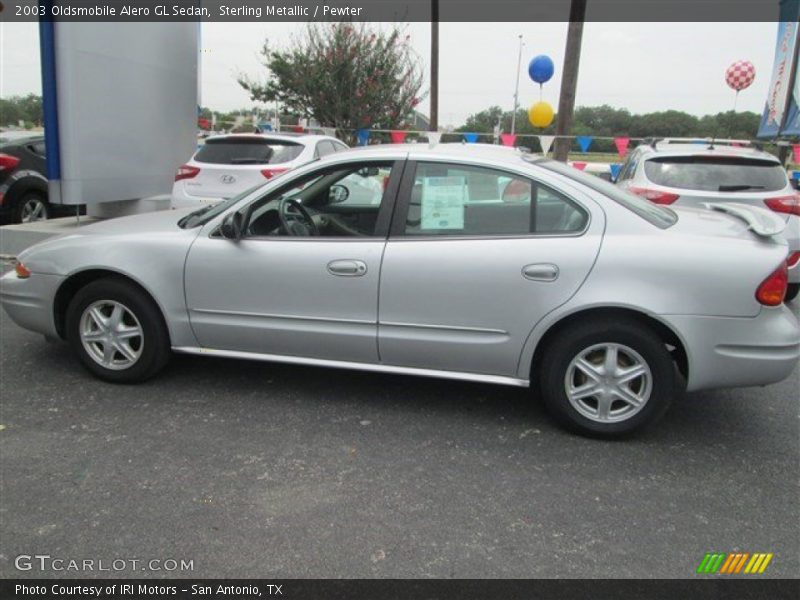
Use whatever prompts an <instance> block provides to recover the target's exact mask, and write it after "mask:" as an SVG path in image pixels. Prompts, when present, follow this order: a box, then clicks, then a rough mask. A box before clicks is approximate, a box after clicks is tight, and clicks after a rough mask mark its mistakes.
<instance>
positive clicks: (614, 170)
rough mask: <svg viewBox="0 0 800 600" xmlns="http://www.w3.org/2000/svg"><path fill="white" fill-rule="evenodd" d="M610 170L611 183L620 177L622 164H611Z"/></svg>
mask: <svg viewBox="0 0 800 600" xmlns="http://www.w3.org/2000/svg"><path fill="white" fill-rule="evenodd" d="M608 170H609V171H611V181H616V180H617V177H619V172H620V171H621V170H622V164H621V163H611V164H610V165H608Z"/></svg>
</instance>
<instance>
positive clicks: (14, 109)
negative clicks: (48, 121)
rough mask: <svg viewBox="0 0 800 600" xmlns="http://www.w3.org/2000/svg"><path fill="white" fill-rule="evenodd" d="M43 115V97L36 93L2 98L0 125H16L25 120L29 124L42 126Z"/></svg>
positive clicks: (0, 100) (0, 101)
mask: <svg viewBox="0 0 800 600" xmlns="http://www.w3.org/2000/svg"><path fill="white" fill-rule="evenodd" d="M43 115H44V113H43V111H42V97H41V96H37V95H36V94H28V95H27V96H12V97H10V98H1V99H0V125H12V126H16V125H18V124H19V121H24V122H25V124H26V125H27V126H41V124H42V121H43V119H44V116H43Z"/></svg>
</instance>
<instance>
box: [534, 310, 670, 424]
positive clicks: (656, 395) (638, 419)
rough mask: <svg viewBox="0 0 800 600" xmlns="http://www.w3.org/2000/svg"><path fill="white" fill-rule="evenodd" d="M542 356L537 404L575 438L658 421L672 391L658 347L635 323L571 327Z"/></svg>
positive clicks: (662, 352) (665, 354)
mask: <svg viewBox="0 0 800 600" xmlns="http://www.w3.org/2000/svg"><path fill="white" fill-rule="evenodd" d="M544 353H545V354H544V356H543V358H542V361H541V364H540V368H539V369H538V377H539V390H540V393H541V396H542V399H543V400H544V402H545V404H546V406H547V408H548V410H549V412H550V413H551V414H552V415H553V416H554V417H555V418H556V419H557V420H558V421H559V422H561V423H562V424H563V425H565V426H567V427H568V428H570V429H572V430H574V431H577V432H578V433H582V434H586V435H593V436H603V437H614V436H622V435H626V434H630V433H632V432H634V431H636V430H638V429H640V428H642V427H644V426H645V425H648V424H651V423H653V422H654V421H656V420H657V419H658V418H659V417H661V416H662V415H663V414H664V412H665V411H666V409H667V408H668V406H669V404H670V402H671V401H672V398H673V396H674V395H675V394H676V393H677V391H678V384H677V378H676V372H675V365H674V363H673V361H672V358H671V356H670V354H669V352H668V350H667V348H666V346H665V344H664V342H663V341H662V340H661V339H660V338H659V337H658V336H657V335H656V334H655V333H654V332H652V331H651V330H649V329H648V328H647V327H646V326H644V325H642V324H639V323H637V322H635V321H627V320H617V319H613V318H609V319H604V320H598V321H594V322H590V323H576V324H573V325H572V326H568V327H567V328H566V329H564V330H562V331H561V332H559V333H558V334H557V336H556V337H555V338H554V339H553V341H552V342H551V343H550V344H549V345H548V347H547V348H545V350H544Z"/></svg>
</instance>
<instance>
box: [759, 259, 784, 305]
mask: <svg viewBox="0 0 800 600" xmlns="http://www.w3.org/2000/svg"><path fill="white" fill-rule="evenodd" d="M788 285H789V269H788V268H787V267H786V262H785V261H784V262H783V263H781V266H780V267H778V268H777V269H775V270H774V271H773V272H772V274H771V275H770V276H769V277H767V278H766V279H765V280H764V281H762V282H761V285H760V286H758V289H757V290H756V300H758V301H759V302H760V303H761V304H763V305H764V306H779V305H780V304H781V303H782V302H783V299H784V298H785V297H786V287H787V286H788Z"/></svg>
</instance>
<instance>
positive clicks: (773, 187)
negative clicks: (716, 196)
mask: <svg viewBox="0 0 800 600" xmlns="http://www.w3.org/2000/svg"><path fill="white" fill-rule="evenodd" d="M644 172H645V174H646V175H647V178H648V179H649V180H650V181H652V182H653V183H655V184H658V185H663V186H666V187H672V188H679V189H684V190H699V191H704V192H734V193H735V192H761V191H763V192H774V191H777V190H782V189H783V188H785V187H786V186H787V184H788V179H787V176H786V172H785V171H784V170H783V167H782V166H781V165H780V164H779V163H777V162H774V161H770V160H763V159H753V158H743V157H727V156H661V157H657V158H651V159H650V160H648V161H646V162H645V164H644Z"/></svg>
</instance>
